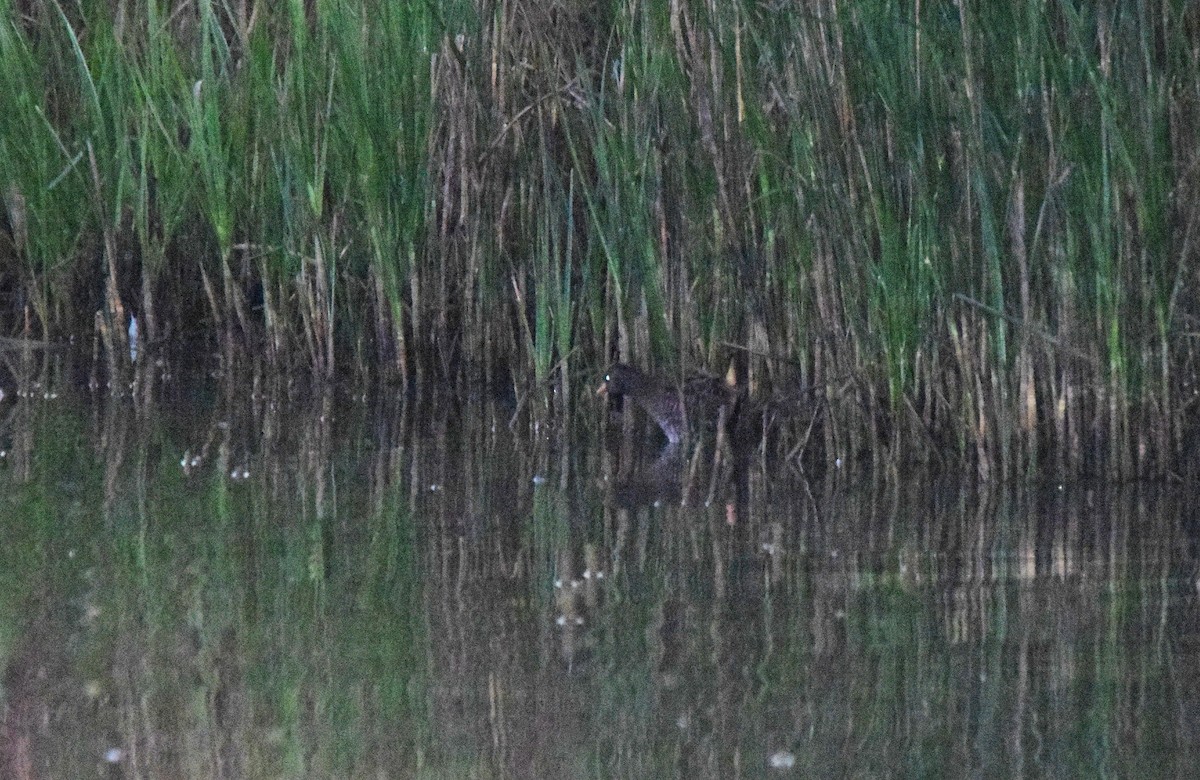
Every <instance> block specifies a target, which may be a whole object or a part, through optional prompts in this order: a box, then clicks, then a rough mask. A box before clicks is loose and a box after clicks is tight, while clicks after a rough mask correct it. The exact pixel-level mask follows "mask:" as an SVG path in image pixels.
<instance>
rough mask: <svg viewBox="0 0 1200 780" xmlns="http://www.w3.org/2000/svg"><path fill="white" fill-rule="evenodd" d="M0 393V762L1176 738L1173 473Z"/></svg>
mask: <svg viewBox="0 0 1200 780" xmlns="http://www.w3.org/2000/svg"><path fill="white" fill-rule="evenodd" d="M23 395H24V396H25V397H16V394H10V396H9V400H8V401H6V402H5V403H4V405H3V406H2V407H0V412H2V415H0V420H2V427H0V441H2V443H3V446H4V458H3V464H4V465H3V466H2V467H0V482H2V483H3V491H2V495H3V501H4V502H5V504H6V506H5V507H4V513H3V516H4V518H5V519H4V521H3V523H4V525H3V527H4V534H5V538H6V542H7V544H6V545H5V546H4V548H3V550H0V665H2V666H3V668H4V676H3V694H2V695H3V702H4V719H3V723H2V727H0V759H2V760H3V762H4V764H3V766H2V767H0V776H3V777H92V776H97V775H99V776H110V777H138V776H140V777H196V778H199V777H230V778H237V777H301V776H305V777H430V778H458V777H479V778H491V777H516V778H525V777H528V778H550V777H562V778H575V777H583V778H588V777H594V778H609V777H615V778H650V777H688V778H692V777H698V778H706V777H712V778H728V777H887V776H901V777H911V776H921V777H929V776H933V777H939V776H948V777H962V776H972V777H1013V776H1035V777H1036V776H1049V777H1072V776H1077V777H1101V776H1109V777H1126V776H1138V777H1154V776H1163V777H1181V776H1190V774H1191V772H1192V771H1193V767H1194V766H1196V763H1197V759H1198V758H1200V755H1198V754H1200V750H1198V745H1200V736H1198V735H1200V674H1197V671H1198V669H1200V667H1198V665H1197V652H1198V650H1200V642H1198V639H1200V633H1197V626H1198V620H1197V618H1198V616H1200V612H1198V610H1197V582H1198V580H1197V573H1198V568H1197V562H1198V555H1197V545H1198V544H1200V531H1198V530H1197V515H1196V510H1195V506H1194V499H1193V496H1194V491H1192V490H1190V489H1187V488H1185V487H1182V486H1171V485H1122V486H1116V485H1076V486H1069V487H1061V488H1060V487H1059V486H1057V485H1044V486H1037V487H1029V488H1017V487H1008V488H995V489H981V488H979V487H978V486H977V485H976V484H975V483H974V482H972V481H970V480H966V481H957V480H954V479H950V478H946V477H944V476H943V477H940V478H937V479H934V478H930V477H909V478H905V479H903V480H901V481H889V480H881V481H879V482H874V483H872V482H865V481H863V480H862V479H861V478H856V479H854V480H850V479H838V478H837V476H836V475H833V476H826V477H823V478H821V479H815V480H812V481H806V480H805V478H804V475H802V474H800V473H798V472H797V471H796V470H795V469H793V468H790V467H788V466H787V465H785V464H780V463H777V462H771V461H766V462H764V461H762V460H760V459H751V461H750V462H749V463H746V464H745V465H744V467H743V468H740V469H738V473H737V475H736V478H734V479H732V480H724V479H719V480H716V481H715V482H714V481H713V480H711V479H709V472H710V469H709V468H708V466H709V460H710V459H709V456H707V455H704V454H702V455H701V456H699V457H696V458H691V457H689V456H687V455H686V454H685V455H684V456H681V457H679V458H677V459H672V458H669V457H666V458H661V457H658V456H657V455H656V453H655V452H654V451H653V449H647V448H645V447H638V446H634V445H633V444H631V443H630V442H628V441H623V440H621V439H620V436H619V435H618V433H617V432H613V431H609V432H608V433H607V435H606V436H603V437H602V436H600V435H598V433H597V432H596V431H594V430H590V429H589V426H588V425H585V424H578V425H576V426H574V427H573V428H572V429H571V430H570V431H567V432H563V431H553V432H550V433H546V432H544V431H543V432H540V433H531V432H530V429H531V427H532V426H530V425H529V424H528V423H527V421H526V420H525V418H524V417H522V416H518V417H517V421H518V425H517V426H516V427H515V429H514V428H510V422H511V421H512V419H513V410H512V409H510V408H505V407H497V406H493V405H485V404H484V405H475V406H467V407H466V408H454V407H451V406H450V405H448V404H444V403H439V402H437V401H434V400H428V399H426V400H424V401H421V402H417V401H416V400H412V399H408V400H406V399H391V400H388V401H385V402H375V403H368V402H366V401H363V400H361V399H355V398H352V397H349V396H340V397H313V396H308V395H305V394H304V393H298V392H293V393H291V394H289V393H288V392H287V391H286V389H275V390H271V389H264V388H263V387H262V386H261V385H260V386H258V389H257V390H254V389H243V390H236V391H235V390H233V389H230V388H226V389H224V390H222V389H221V388H219V387H211V388H209V387H207V386H206V385H204V384H203V383H184V382H180V383H179V384H178V385H176V386H175V387H173V388H172V389H170V390H169V391H167V392H166V393H165V395H163V396H162V397H161V398H160V399H159V400H157V401H155V402H153V403H145V404H134V403H132V402H128V401H126V402H105V401H94V400H92V399H90V398H88V397H87V396H86V395H82V394H80V393H78V392H72V391H69V390H68V391H64V392H62V393H61V394H59V395H58V396H57V397H49V396H50V394H49V393H34V394H33V396H34V397H28V394H23ZM13 398H16V400H13ZM683 496H686V497H687V505H681V502H682V500H683V498H682V497H683Z"/></svg>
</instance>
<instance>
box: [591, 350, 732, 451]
mask: <svg viewBox="0 0 1200 780" xmlns="http://www.w3.org/2000/svg"><path fill="white" fill-rule="evenodd" d="M596 392H597V394H599V395H601V396H605V397H611V398H621V397H624V398H628V399H630V400H632V401H633V402H634V403H635V404H637V405H638V406H639V407H641V409H642V410H643V411H644V412H646V414H647V415H649V416H650V418H651V419H653V420H654V422H655V423H657V424H658V427H659V428H660V429H661V430H662V432H663V435H664V436H666V437H667V441H668V442H670V443H671V444H678V443H679V442H680V441H682V440H683V438H684V436H685V435H686V434H687V432H688V429H689V428H692V429H697V428H702V427H712V426H715V425H720V424H722V423H725V424H728V423H729V422H730V421H731V420H732V418H733V416H734V414H735V412H736V411H737V406H738V402H739V401H740V399H741V396H742V394H741V393H740V392H739V391H738V390H737V388H735V387H732V386H730V385H728V384H726V383H725V382H724V381H722V380H721V379H719V378H717V377H714V376H708V375H696V376H692V377H689V378H688V379H686V380H685V381H684V382H683V384H682V385H675V384H672V383H670V382H668V381H666V380H663V379H659V378H657V377H653V376H650V375H649V374H646V373H645V372H643V371H641V370H640V369H637V368H634V367H633V366H630V365H627V364H625V363H617V364H615V365H614V366H612V367H611V368H610V369H609V370H608V372H607V373H606V374H605V376H604V383H603V384H601V385H600V388H599V389H598V390H597V391H596Z"/></svg>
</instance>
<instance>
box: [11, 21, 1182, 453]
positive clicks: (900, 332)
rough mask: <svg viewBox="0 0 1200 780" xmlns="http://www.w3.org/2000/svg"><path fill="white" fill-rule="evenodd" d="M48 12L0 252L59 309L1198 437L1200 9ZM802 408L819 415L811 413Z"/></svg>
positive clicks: (352, 365) (17, 125) (489, 363)
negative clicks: (130, 311) (735, 373)
mask: <svg viewBox="0 0 1200 780" xmlns="http://www.w3.org/2000/svg"><path fill="white" fill-rule="evenodd" d="M23 7H24V6H20V5H14V4H11V3H9V2H0V12H2V13H0V17H2V18H3V19H4V24H3V27H2V29H0V58H2V60H0V65H3V68H2V70H3V73H2V75H0V79H3V80H4V81H3V86H4V89H3V92H2V94H0V101H3V102H2V103H0V109H3V111H2V113H3V116H0V176H3V181H2V182H0V184H2V185H3V189H4V193H5V205H6V209H5V211H6V216H7V219H6V222H5V227H6V230H5V231H4V237H5V240H2V241H0V253H3V255H4V257H5V258H6V259H7V260H9V262H8V263H7V264H6V266H5V267H6V268H8V269H10V270H9V271H8V276H7V277H6V281H4V289H5V290H9V291H12V296H13V297H12V300H13V302H14V304H17V303H21V302H24V301H28V302H29V303H30V311H31V321H36V322H37V323H38V324H39V327H44V328H45V329H46V330H47V331H48V332H69V331H80V330H84V329H90V328H91V327H92V326H93V321H94V314H95V312H96V311H102V312H105V315H104V317H103V318H102V321H103V323H104V324H105V325H106V327H108V328H109V333H110V337H111V335H112V334H114V333H116V332H118V331H120V327H119V322H118V320H119V318H120V317H119V310H120V308H121V307H122V306H124V305H129V301H132V300H137V301H138V304H137V309H138V310H139V311H140V312H142V313H143V317H145V316H153V315H154V314H155V313H158V314H159V316H158V317H157V318H156V319H158V320H162V322H161V323H155V324H154V325H153V327H154V329H155V330H156V331H157V330H162V331H164V332H167V331H169V332H172V333H179V332H182V331H185V330H191V329H194V328H195V327H197V326H198V327H200V328H202V329H208V330H209V331H210V332H212V333H213V334H217V335H218V336H219V338H217V339H216V343H218V344H220V345H222V351H224V352H230V353H232V352H236V351H246V352H248V353H249V354H252V355H253V354H256V353H257V349H258V347H259V346H260V345H265V346H266V354H267V355H268V357H269V359H272V360H274V361H275V362H276V364H277V365H279V366H280V367H283V368H287V367H295V366H297V365H305V366H309V367H311V369H312V370H313V371H315V372H316V373H317V374H318V375H321V376H326V377H328V376H333V375H334V374H335V373H354V374H359V375H366V374H378V375H379V376H386V375H388V374H391V373H395V374H397V375H399V376H402V377H406V378H407V377H437V378H442V379H445V380H449V381H460V380H461V381H471V380H472V378H474V377H486V378H489V379H490V380H492V381H493V382H495V381H496V380H498V379H499V378H500V377H511V378H512V379H513V381H514V383H515V384H516V385H517V386H518V389H521V388H523V387H525V386H526V385H529V386H534V387H539V388H543V389H548V388H549V386H550V385H549V383H550V382H551V381H555V382H558V383H559V385H558V386H559V389H560V391H561V392H560V393H559V394H557V395H555V396H553V397H556V398H558V399H560V400H559V401H555V403H556V404H560V406H557V407H555V408H556V409H557V410H558V411H566V410H569V409H570V408H571V402H570V398H571V396H572V395H574V392H573V390H572V388H573V387H579V386H580V385H579V384H573V383H572V382H571V381H570V379H571V377H572V376H575V375H579V374H581V373H588V372H593V371H598V370H599V368H600V366H602V365H603V364H605V363H607V362H609V361H611V360H613V359H622V360H633V361H635V362H640V363H643V364H647V365H650V366H652V367H656V368H658V369H659V370H661V371H664V372H666V373H669V374H671V375H673V376H681V375H682V374H683V373H685V372H686V371H687V370H689V369H691V368H693V367H697V366H701V367H707V368H709V369H712V370H724V368H725V365H726V364H727V363H728V362H729V361H730V359H731V358H732V359H733V360H734V362H735V363H737V364H738V365H740V366H741V367H742V368H743V369H744V378H745V380H746V381H747V382H748V383H749V385H750V387H751V388H752V389H753V390H754V391H755V392H758V393H760V394H763V395H768V394H776V395H779V396H781V397H783V398H784V399H785V401H786V402H785V403H782V404H778V405H776V406H775V407H774V408H777V409H783V410H786V409H788V408H789V406H788V405H789V404H790V405H791V408H793V409H795V408H796V407H797V406H804V405H807V406H809V407H812V408H816V407H819V408H821V409H822V410H823V411H822V424H821V426H820V428H819V432H820V436H819V438H820V439H821V441H822V446H821V448H820V450H821V452H820V456H821V457H823V458H824V459H825V460H826V461H827V462H829V463H831V464H838V463H841V464H843V465H844V466H846V465H849V466H857V465H859V464H864V463H874V464H876V465H881V466H882V465H889V466H892V465H899V464H901V463H902V462H907V461H909V460H910V459H912V458H913V457H917V458H919V459H925V458H928V459H931V460H935V461H942V462H956V461H959V460H961V459H963V458H966V459H968V460H969V461H970V462H971V463H972V464H973V466H974V468H976V469H977V470H978V471H979V473H980V474H982V475H985V476H991V477H1007V476H1017V475H1020V474H1028V475H1036V474H1039V473H1045V469H1046V467H1047V466H1049V467H1052V468H1053V469H1054V470H1055V471H1057V472H1059V473H1061V474H1063V475H1071V474H1080V473H1084V472H1089V471H1097V470H1103V471H1108V472H1110V473H1113V474H1118V475H1122V476H1135V475H1149V474H1156V475H1168V474H1170V473H1174V472H1177V471H1179V469H1180V466H1179V465H1178V464H1179V457H1180V455H1181V454H1182V453H1183V452H1184V447H1185V441H1186V440H1187V438H1188V437H1189V436H1191V435H1192V434H1191V433H1190V431H1191V430H1192V427H1193V419H1194V417H1195V408H1194V407H1195V405H1194V402H1193V400H1192V396H1191V390H1190V388H1191V387H1193V386H1194V385H1195V382H1196V378H1195V376H1194V374H1195V365H1196V356H1195V349H1194V345H1193V342H1194V340H1193V339H1192V338H1191V337H1190V335H1189V334H1191V333H1192V331H1194V330H1195V322H1196V318H1197V315H1198V314H1200V312H1197V310H1196V309H1197V303H1196V301H1197V296H1196V295H1195V293H1194V288H1195V284H1196V280H1195V279H1194V274H1192V273H1191V272H1190V271H1189V268H1191V266H1192V265H1193V263H1192V262H1191V261H1192V260H1194V257H1195V253H1196V248H1195V247H1196V239H1195V226H1196V225H1197V224H1200V219H1198V216H1200V212H1198V211H1197V209H1198V208H1200V207H1198V206H1197V205H1196V204H1197V203H1198V202H1200V201H1198V199H1197V198H1196V197H1195V194H1196V192H1197V182H1196V179H1197V176H1200V166H1197V165H1196V161H1197V157H1196V147H1195V144H1194V143H1193V140H1194V135H1195V130H1196V126H1197V106H1200V97H1198V95H1200V76H1198V75H1197V74H1198V73H1200V67H1198V66H1200V63H1198V62H1197V54H1196V53H1195V48H1194V46H1192V45H1191V41H1192V40H1193V39H1194V37H1195V36H1194V33H1195V30H1196V26H1197V24H1198V21H1197V12H1196V11H1195V9H1193V8H1191V7H1190V6H1188V5H1180V4H1178V3H1173V2H1169V1H1168V0H1160V2H1157V3H1150V4H1141V5H1136V6H1124V5H1119V6H1112V7H1091V6H1088V7H1084V6H1079V5H1078V4H1072V3H1064V2H1053V3H1050V4H1049V5H1047V4H1033V3H1020V4H1017V5H1006V6H997V5H981V4H970V3H959V4H954V5H950V6H946V5H937V4H920V5H904V4H897V3H891V2H887V1H886V0H850V1H849V2H847V1H846V0H840V1H838V0H814V2H811V3H807V4H805V5H804V7H803V8H776V7H773V6H764V5H762V4H755V3H746V2H741V1H735V2H730V3H717V2H712V1H711V0H687V1H686V2H679V3H674V4H666V5H664V4H656V3H646V2H638V1H637V0H626V2H623V3H620V4H616V5H611V6H603V7H601V6H577V5H576V6H553V5H552V6H545V5H541V4H536V3H525V2H514V3H508V4H502V5H499V6H487V5H479V4H473V3H467V2H456V3H450V4H433V5H429V4H426V5H419V4H418V5H404V4H401V5H396V4H384V5H382V6H379V7H375V6H373V5H370V4H366V3H363V2H361V1H360V0H328V1H327V2H320V3H302V2H300V0H293V1H292V2H289V3H286V4H267V3H262V2H254V1H253V0H246V2H239V3H237V4H229V3H225V2H220V1H219V0H218V1H217V2H214V1H213V0H196V2H194V3H192V2H188V3H181V4H180V3H177V4H167V3H162V2H160V1H159V0H139V1H138V2H133V3H122V4H116V3H112V2H110V1H109V0H84V1H83V2H80V3H77V4H72V5H69V6H68V5H51V6H49V7H36V8H33V9H31V10H30V12H29V13H27V14H25V15H22V14H21V12H20V9H21V8H23ZM132 20H138V21H137V23H135V22H133V21H132ZM97 257H100V258H102V259H103V262H101V263H97V262H96V258H97ZM139 280H140V291H138V289H137V282H138V281H139ZM110 281H111V283H112V286H110V285H109V282H110ZM131 284H133V286H132V287H131V286H130V285H131ZM81 291H85V292H82V293H81ZM156 299H157V300H156ZM81 301H83V302H86V305H84V306H80V305H78V304H79V303H80V302H81ZM10 311H11V312H12V316H11V317H10V318H8V321H9V325H10V327H17V326H18V325H20V324H21V322H22V321H23V319H24V315H21V314H18V312H20V311H24V307H23V306H17V305H14V306H13V307H11V308H10ZM121 349H122V347H121V346H120V345H119V344H118V343H117V342H116V341H113V342H112V344H111V345H110V347H109V351H110V352H115V351H120V350H121ZM545 397H546V398H547V400H549V399H550V398H551V397H552V396H545ZM539 408H545V407H539ZM782 417H783V419H784V423H783V424H782V426H781V436H782V438H783V439H784V440H785V441H784V444H785V449H790V446H788V442H789V441H791V440H794V439H795V438H796V437H797V436H799V435H800V432H802V431H804V432H810V429H809V425H808V423H809V421H810V420H811V415H806V414H795V415H788V414H786V411H785V412H784V413H783V414H782ZM788 419H793V420H795V421H796V422H794V423H788V422H787V420H788ZM791 427H795V428H796V429H797V430H796V431H792V430H790V428H791ZM804 435H805V436H807V433H804Z"/></svg>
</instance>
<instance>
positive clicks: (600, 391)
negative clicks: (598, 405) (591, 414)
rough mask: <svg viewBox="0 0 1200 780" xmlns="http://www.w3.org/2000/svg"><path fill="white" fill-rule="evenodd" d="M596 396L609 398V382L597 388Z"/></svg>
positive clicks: (602, 383)
mask: <svg viewBox="0 0 1200 780" xmlns="http://www.w3.org/2000/svg"><path fill="white" fill-rule="evenodd" d="M596 395H598V396H600V397H601V398H608V382H601V383H600V386H599V387H597V388H596Z"/></svg>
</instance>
